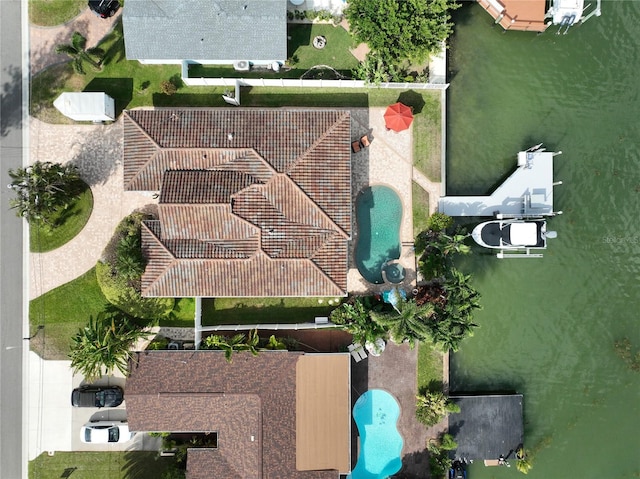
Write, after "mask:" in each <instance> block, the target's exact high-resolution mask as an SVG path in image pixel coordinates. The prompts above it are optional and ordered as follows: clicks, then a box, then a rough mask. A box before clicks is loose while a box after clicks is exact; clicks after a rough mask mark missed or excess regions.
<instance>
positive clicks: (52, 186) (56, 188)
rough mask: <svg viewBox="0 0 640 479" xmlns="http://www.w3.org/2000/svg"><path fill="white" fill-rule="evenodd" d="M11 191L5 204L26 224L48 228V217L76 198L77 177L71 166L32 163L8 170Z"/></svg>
mask: <svg viewBox="0 0 640 479" xmlns="http://www.w3.org/2000/svg"><path fill="white" fill-rule="evenodd" d="M9 176H10V177H11V183H10V184H9V188H11V189H12V190H13V191H14V192H15V193H16V198H13V199H12V200H11V201H10V202H9V204H10V205H11V207H12V208H15V209H16V214H17V215H18V216H22V217H23V218H25V219H26V220H27V221H29V222H32V221H42V222H43V223H45V224H52V221H51V216H52V215H53V213H55V212H56V211H58V210H60V209H64V208H66V207H67V206H68V205H69V203H70V202H71V200H72V199H73V198H74V197H75V196H76V195H77V191H78V188H77V186H78V184H79V181H80V176H79V174H78V169H77V168H76V167H75V166H73V165H62V164H60V163H50V162H40V161H38V162H36V163H34V164H33V165H31V166H27V167H26V168H18V169H16V170H9Z"/></svg>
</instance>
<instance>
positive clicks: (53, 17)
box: [29, 0, 87, 27]
mask: <svg viewBox="0 0 640 479" xmlns="http://www.w3.org/2000/svg"><path fill="white" fill-rule="evenodd" d="M85 8H87V1H86V0H29V22H31V23H34V24H35V25H41V26H44V27H51V26H54V25H60V24H62V23H66V22H68V21H69V20H71V19H72V18H74V17H75V16H77V15H78V14H79V13H80V12H82V10H84V9H85Z"/></svg>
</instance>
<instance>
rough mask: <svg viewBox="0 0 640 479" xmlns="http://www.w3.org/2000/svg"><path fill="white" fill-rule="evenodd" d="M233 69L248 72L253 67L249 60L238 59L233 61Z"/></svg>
mask: <svg viewBox="0 0 640 479" xmlns="http://www.w3.org/2000/svg"><path fill="white" fill-rule="evenodd" d="M233 69H234V70H236V71H239V72H248V71H249V70H250V69H251V65H250V64H249V60H238V61H237V62H233Z"/></svg>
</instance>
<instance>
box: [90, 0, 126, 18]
mask: <svg viewBox="0 0 640 479" xmlns="http://www.w3.org/2000/svg"><path fill="white" fill-rule="evenodd" d="M89 8H90V9H91V11H92V12H93V13H95V14H96V15H98V16H99V17H100V18H109V17H113V16H114V15H115V14H116V12H117V11H118V8H120V2H119V1H118V0H89Z"/></svg>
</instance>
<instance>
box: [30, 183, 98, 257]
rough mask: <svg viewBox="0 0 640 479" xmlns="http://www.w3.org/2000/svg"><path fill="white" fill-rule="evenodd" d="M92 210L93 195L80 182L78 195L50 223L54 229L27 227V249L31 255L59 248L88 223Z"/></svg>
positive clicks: (40, 225)
mask: <svg viewBox="0 0 640 479" xmlns="http://www.w3.org/2000/svg"><path fill="white" fill-rule="evenodd" d="M92 210H93V195H92V194H91V188H89V185H87V184H86V183H84V182H82V188H81V191H80V193H79V195H78V196H77V197H76V198H75V199H74V200H73V201H72V202H71V204H70V205H69V207H68V208H67V209H65V210H62V211H59V212H58V213H57V214H56V215H55V216H54V217H53V218H52V222H53V223H54V224H56V227H55V228H51V227H48V226H46V225H42V224H39V223H31V224H30V225H29V247H30V250H31V252H32V253H45V252H47V251H51V250H54V249H56V248H59V247H60V246H62V245H63V244H66V243H67V242H68V241H70V240H71V239H72V238H74V237H75V236H76V235H77V234H78V233H80V231H81V230H82V228H84V225H86V224H87V221H89V217H90V216H91V211H92Z"/></svg>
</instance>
